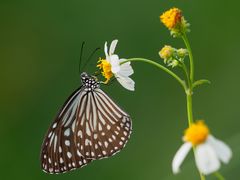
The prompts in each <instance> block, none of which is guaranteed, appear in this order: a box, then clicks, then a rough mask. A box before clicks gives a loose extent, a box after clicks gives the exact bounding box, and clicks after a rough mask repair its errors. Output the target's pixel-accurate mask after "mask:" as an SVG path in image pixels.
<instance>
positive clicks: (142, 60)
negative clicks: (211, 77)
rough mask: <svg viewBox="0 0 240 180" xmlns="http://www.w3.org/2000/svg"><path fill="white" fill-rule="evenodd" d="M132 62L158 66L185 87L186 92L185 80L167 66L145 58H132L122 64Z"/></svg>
mask: <svg viewBox="0 0 240 180" xmlns="http://www.w3.org/2000/svg"><path fill="white" fill-rule="evenodd" d="M132 61H140V62H145V63H148V64H151V65H153V66H156V67H157V68H159V69H161V70H163V71H165V72H166V73H167V74H169V75H170V76H172V77H173V78H174V79H176V80H177V81H178V82H179V84H180V85H181V86H182V87H183V89H184V90H186V83H185V81H184V80H182V79H181V78H180V77H179V76H178V75H177V74H175V73H174V72H172V71H171V70H169V69H168V68H166V67H165V66H163V65H161V64H159V63H157V62H155V61H153V60H149V59H145V58H130V59H126V60H125V61H123V62H121V64H124V63H126V62H132Z"/></svg>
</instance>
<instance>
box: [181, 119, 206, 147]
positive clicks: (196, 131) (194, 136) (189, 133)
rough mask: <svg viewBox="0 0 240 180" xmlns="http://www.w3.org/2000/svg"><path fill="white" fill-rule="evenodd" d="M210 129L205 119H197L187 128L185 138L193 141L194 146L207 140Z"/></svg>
mask: <svg viewBox="0 0 240 180" xmlns="http://www.w3.org/2000/svg"><path fill="white" fill-rule="evenodd" d="M208 135H209V129H208V127H207V126H206V125H205V124H204V122H203V121H197V122H196V123H194V124H192V125H190V127H189V128H188V129H186V130H185V135H184V140H185V141H188V142H191V143H192V144H193V145H194V146H196V145H198V144H201V143H203V142H205V141H206V139H207V137H208Z"/></svg>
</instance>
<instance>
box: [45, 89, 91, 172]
mask: <svg viewBox="0 0 240 180" xmlns="http://www.w3.org/2000/svg"><path fill="white" fill-rule="evenodd" d="M85 96H86V92H85V91H84V90H83V88H78V89H77V90H76V91H75V92H73V93H72V95H71V96H70V97H69V98H68V99H67V101H66V102H65V104H64V105H63V107H62V109H61V110H60V111H59V113H58V114H57V117H56V119H55V120H54V122H53V123H52V125H51V126H50V128H49V130H48V132H47V135H46V137H45V139H44V142H43V145H42V150H41V165H42V169H43V170H44V171H45V172H47V173H62V172H66V171H70V170H73V169H76V168H79V167H82V166H84V165H86V164H88V163H89V162H91V159H85V158H84V157H83V156H82V155H80V154H79V153H80V152H79V151H77V150H76V149H77V147H76V143H75V142H76V141H75V139H74V135H73V133H74V130H75V127H74V123H75V122H76V117H77V112H78V110H79V104H80V102H81V101H82V99H83V98H84V97H85Z"/></svg>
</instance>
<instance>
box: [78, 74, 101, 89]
mask: <svg viewBox="0 0 240 180" xmlns="http://www.w3.org/2000/svg"><path fill="white" fill-rule="evenodd" d="M81 81H82V85H83V87H85V88H86V89H87V90H88V91H93V90H94V89H96V88H99V82H98V80H97V78H96V77H95V76H91V75H88V74H87V73H86V72H83V73H81Z"/></svg>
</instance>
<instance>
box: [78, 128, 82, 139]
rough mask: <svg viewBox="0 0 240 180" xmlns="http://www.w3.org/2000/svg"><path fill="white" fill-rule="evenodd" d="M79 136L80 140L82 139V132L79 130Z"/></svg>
mask: <svg viewBox="0 0 240 180" xmlns="http://www.w3.org/2000/svg"><path fill="white" fill-rule="evenodd" d="M77 135H78V136H80V138H82V131H81V130H79V131H78V134H77Z"/></svg>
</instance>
